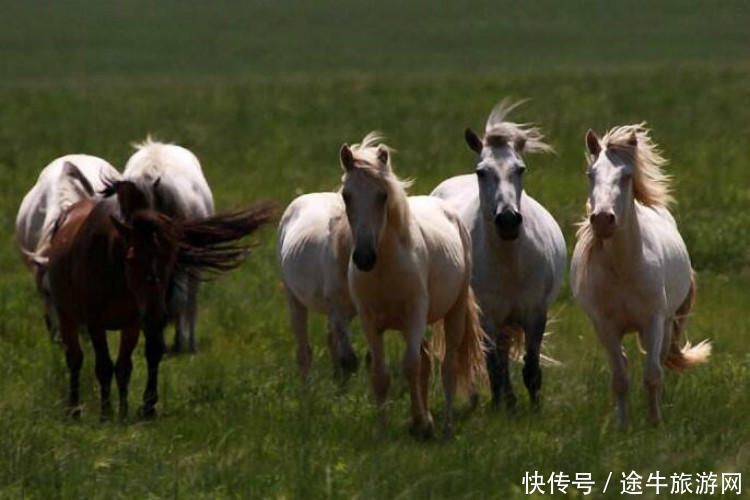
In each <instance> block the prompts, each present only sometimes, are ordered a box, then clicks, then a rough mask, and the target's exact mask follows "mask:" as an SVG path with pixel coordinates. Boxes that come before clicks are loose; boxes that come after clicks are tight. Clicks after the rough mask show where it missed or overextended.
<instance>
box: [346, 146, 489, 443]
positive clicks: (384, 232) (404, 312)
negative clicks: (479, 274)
mask: <svg viewBox="0 0 750 500" xmlns="http://www.w3.org/2000/svg"><path fill="white" fill-rule="evenodd" d="M390 156H391V155H390V150H389V148H388V147H387V146H386V145H384V144H380V138H379V137H378V135H376V134H374V133H370V134H368V135H367V136H366V137H365V138H364V140H363V141H362V143H361V144H360V145H355V146H352V147H349V146H347V145H344V146H343V147H342V148H341V166H342V168H343V169H344V176H343V189H342V196H343V198H344V203H345V204H346V214H347V217H348V219H349V226H350V227H351V231H352V240H353V252H352V254H351V262H352V263H353V265H351V264H350V265H349V289H350V291H351V294H352V298H353V300H354V303H355V305H356V306H357V312H358V314H359V317H360V321H361V324H362V330H363V331H364V333H365V336H366V338H367V342H368V344H369V348H370V353H371V356H372V363H371V370H372V383H373V389H374V393H375V398H376V400H377V403H378V406H379V407H380V409H381V416H382V417H383V419H385V403H386V398H387V395H388V386H389V385H390V381H389V376H388V374H387V371H386V367H385V361H384V352H383V337H382V333H383V331H384V330H386V329H389V328H390V329H396V330H400V331H401V332H402V333H403V335H404V339H405V341H406V353H405V355H404V358H403V367H404V373H405V374H406V377H407V379H408V381H409V389H410V393H411V409H412V410H411V411H412V426H411V430H412V433H413V434H415V435H417V436H424V437H426V436H429V435H431V434H432V430H433V421H432V416H431V414H430V411H429V403H428V395H429V381H430V373H431V368H430V366H431V361H430V354H429V352H428V349H427V347H426V344H424V343H423V338H424V332H425V328H426V326H427V325H428V324H432V323H435V324H436V326H437V327H438V328H436V329H435V334H434V335H435V338H434V339H433V340H434V341H437V342H438V343H439V345H443V346H444V360H443V367H442V377H443V389H444V392H445V424H444V431H445V434H446V435H450V434H451V433H452V428H453V398H454V395H455V392H456V388H457V387H460V388H464V389H465V388H470V387H471V386H472V385H473V383H474V382H475V380H476V378H477V377H479V376H480V374H481V372H482V371H483V368H484V350H483V349H484V332H483V331H482V328H481V326H480V324H479V308H478V306H477V304H476V301H475V299H474V292H473V291H472V289H471V236H470V235H469V232H468V230H467V229H466V227H465V226H464V224H463V222H461V219H460V217H459V215H458V214H457V213H456V212H455V211H454V210H453V209H452V208H450V207H449V206H448V204H447V203H445V202H443V201H442V200H439V199H437V198H434V197H429V196H415V197H407V195H406V189H405V188H406V187H407V185H408V184H407V183H405V182H402V181H401V180H399V179H398V177H396V175H395V174H394V173H393V170H392V169H391V161H390Z"/></svg>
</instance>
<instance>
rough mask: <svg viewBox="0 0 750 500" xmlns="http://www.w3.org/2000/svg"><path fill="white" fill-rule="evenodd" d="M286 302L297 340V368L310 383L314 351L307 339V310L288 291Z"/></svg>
mask: <svg viewBox="0 0 750 500" xmlns="http://www.w3.org/2000/svg"><path fill="white" fill-rule="evenodd" d="M286 301H287V304H288V305H289V319H290V321H291V323H292V331H293V332H294V336H295V337H296V338H297V366H298V367H299V372H300V375H302V381H303V382H304V383H309V382H310V364H311V362H312V349H310V341H309V340H308V338H307V308H306V307H305V306H304V305H303V304H302V302H300V301H299V300H297V297H295V296H294V294H293V293H292V292H291V291H290V290H288V289H287V290H286Z"/></svg>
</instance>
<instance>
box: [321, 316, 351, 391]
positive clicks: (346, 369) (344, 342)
mask: <svg viewBox="0 0 750 500" xmlns="http://www.w3.org/2000/svg"><path fill="white" fill-rule="evenodd" d="M348 327H349V320H348V319H345V318H344V317H343V316H342V315H341V313H339V312H338V311H336V310H332V311H330V312H329V313H328V348H329V350H330V351H331V357H332V358H333V369H334V373H335V374H336V377H337V378H338V379H340V380H341V381H342V382H345V381H346V380H347V379H348V378H349V376H350V375H351V374H353V373H354V372H356V371H357V364H358V360H357V355H356V354H355V353H354V349H352V345H351V343H350V341H349V331H348Z"/></svg>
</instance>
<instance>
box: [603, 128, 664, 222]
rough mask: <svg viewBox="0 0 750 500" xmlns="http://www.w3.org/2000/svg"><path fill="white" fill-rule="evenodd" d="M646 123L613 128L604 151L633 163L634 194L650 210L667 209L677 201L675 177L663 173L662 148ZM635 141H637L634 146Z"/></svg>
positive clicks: (606, 140)
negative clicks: (674, 194)
mask: <svg viewBox="0 0 750 500" xmlns="http://www.w3.org/2000/svg"><path fill="white" fill-rule="evenodd" d="M650 134H651V131H650V130H649V129H648V128H646V122H641V123H638V124H634V125H622V126H619V127H614V128H612V129H610V130H609V132H607V134H606V135H605V136H604V137H603V138H602V144H603V145H604V147H605V148H607V149H610V150H612V151H615V152H617V153H619V154H621V155H623V156H624V157H625V158H627V159H628V160H629V161H631V162H632V164H633V168H634V170H635V174H634V175H633V195H634V197H635V199H636V200H638V201H639V202H640V203H642V204H643V205H646V206H648V207H664V208H668V207H669V205H670V204H671V203H673V202H674V198H673V197H672V194H671V191H672V186H671V180H672V178H671V177H670V176H669V175H667V174H665V173H664V172H663V170H662V167H664V166H665V165H666V164H667V160H666V158H664V157H663V156H662V152H661V150H660V149H659V146H657V145H656V143H654V142H653V140H652V139H651V135H650ZM633 138H635V140H636V144H635V146H633Z"/></svg>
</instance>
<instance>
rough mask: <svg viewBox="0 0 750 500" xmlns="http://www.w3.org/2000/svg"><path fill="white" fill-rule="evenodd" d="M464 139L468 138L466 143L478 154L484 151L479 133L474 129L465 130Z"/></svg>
mask: <svg viewBox="0 0 750 500" xmlns="http://www.w3.org/2000/svg"><path fill="white" fill-rule="evenodd" d="M464 139H466V144H467V145H468V146H469V149H471V150H472V151H474V152H475V153H476V154H481V153H482V147H483V146H482V140H481V139H480V138H479V136H478V135H477V134H475V133H474V131H473V130H471V129H470V128H467V129H466V130H464Z"/></svg>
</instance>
